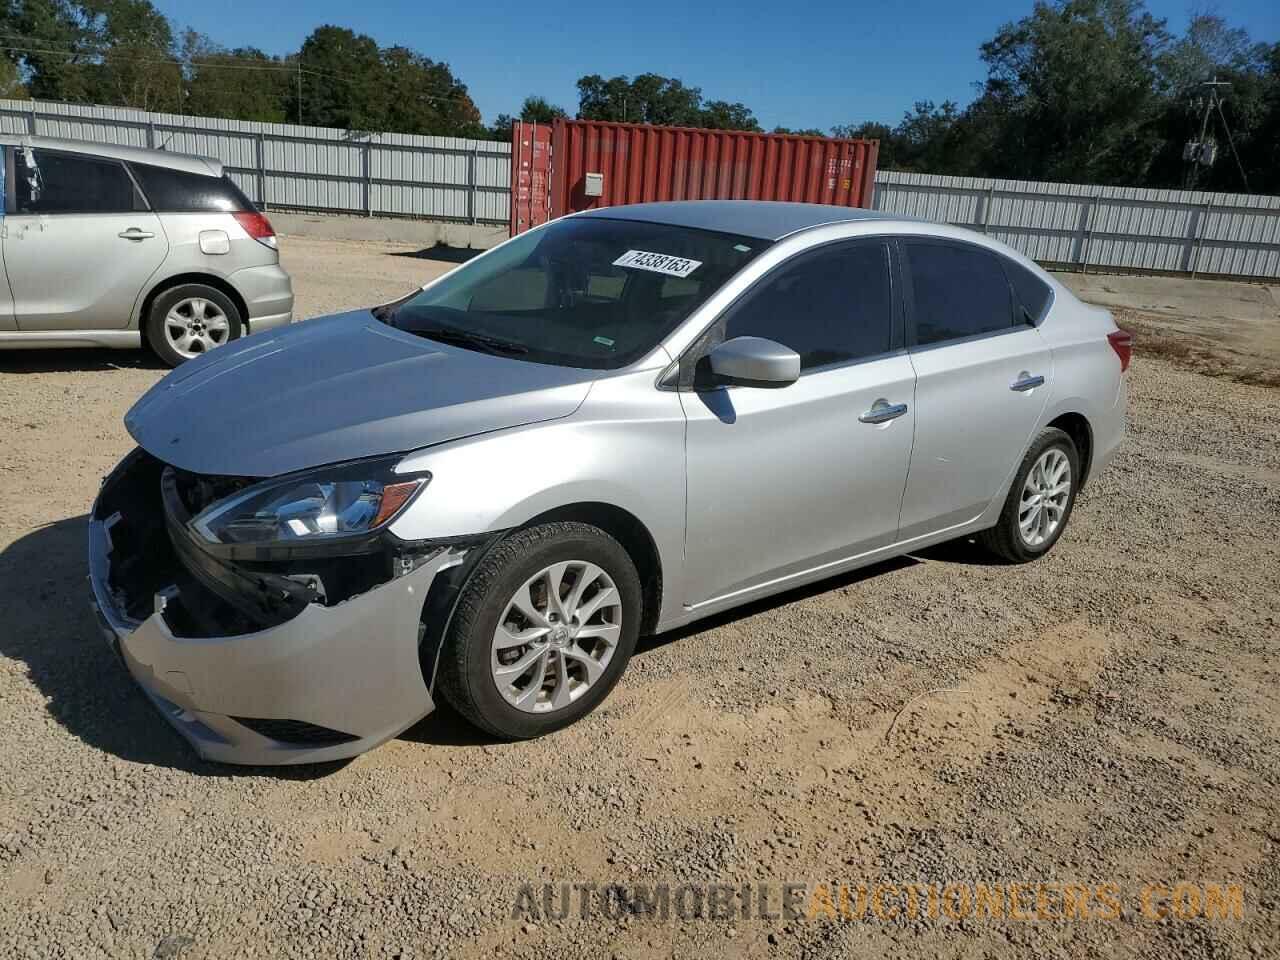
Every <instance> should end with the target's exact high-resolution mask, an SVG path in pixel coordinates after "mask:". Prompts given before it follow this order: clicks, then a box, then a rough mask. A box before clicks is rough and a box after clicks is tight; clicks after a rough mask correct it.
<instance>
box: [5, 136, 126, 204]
mask: <svg viewBox="0 0 1280 960" xmlns="http://www.w3.org/2000/svg"><path fill="white" fill-rule="evenodd" d="M13 153H14V176H15V179H16V180H17V183H16V184H15V185H14V196H15V198H16V200H17V205H18V213H129V212H131V211H133V210H142V209H145V205H144V204H143V203H142V198H141V197H139V196H138V192H137V190H136V189H135V188H134V186H133V181H132V180H130V179H129V174H128V173H126V172H125V169H124V166H123V165H122V164H120V163H118V162H116V161H114V160H106V159H102V158H99V157H86V156H80V155H78V154H72V153H52V152H50V151H48V150H33V149H24V148H23V147H15V148H14V150H13Z"/></svg>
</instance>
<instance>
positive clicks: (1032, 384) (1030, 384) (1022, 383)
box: [1009, 370, 1044, 393]
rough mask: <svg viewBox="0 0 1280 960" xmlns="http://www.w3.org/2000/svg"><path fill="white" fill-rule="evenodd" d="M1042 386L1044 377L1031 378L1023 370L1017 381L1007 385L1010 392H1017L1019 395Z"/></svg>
mask: <svg viewBox="0 0 1280 960" xmlns="http://www.w3.org/2000/svg"><path fill="white" fill-rule="evenodd" d="M1043 386H1044V377H1033V376H1032V375H1031V374H1029V373H1027V371H1025V370H1023V371H1022V372H1021V373H1020V374H1018V379H1017V380H1015V381H1013V383H1011V384H1009V389H1010V390H1017V391H1018V392H1019V393H1025V392H1026V391H1027V390H1034V389H1035V388H1036V387H1043Z"/></svg>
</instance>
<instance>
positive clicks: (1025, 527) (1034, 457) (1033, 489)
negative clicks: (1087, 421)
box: [979, 427, 1080, 563]
mask: <svg viewBox="0 0 1280 960" xmlns="http://www.w3.org/2000/svg"><path fill="white" fill-rule="evenodd" d="M1079 477H1080V454H1079V453H1078V452H1077V451H1076V445H1075V443H1074V442H1073V441H1072V439H1071V437H1070V436H1068V435H1067V434H1066V433H1065V432H1063V431H1062V430H1059V429H1057V428H1056V427H1047V428H1045V429H1044V430H1042V431H1040V434H1039V436H1037V437H1036V439H1035V442H1033V443H1032V444H1031V447H1030V448H1029V449H1028V450H1027V453H1026V456H1024V457H1023V458H1022V463H1021V464H1020V465H1019V466H1018V472H1017V475H1016V476H1014V478H1013V485H1012V486H1011V487H1010V488H1009V496H1008V498H1007V499H1006V500H1005V503H1004V509H1003V510H1002V511H1001V513H1000V520H999V522H998V523H997V524H996V525H995V526H994V527H992V528H991V529H990V530H984V531H983V532H982V533H981V534H979V539H980V540H981V542H982V544H983V545H984V546H985V547H986V548H987V549H988V550H990V551H991V552H993V553H995V554H996V555H997V556H1000V557H1002V558H1004V559H1005V560H1008V561H1009V562H1010V563H1027V562H1028V561H1031V560H1035V559H1036V558H1038V557H1042V556H1044V555H1045V554H1046V553H1048V552H1049V551H1050V550H1051V549H1053V545H1054V544H1055V543H1057V542H1058V538H1059V537H1061V536H1062V531H1063V530H1064V529H1065V528H1066V526H1067V520H1068V519H1070V517H1071V508H1072V507H1073V506H1075V502H1076V490H1077V489H1078V488H1079V485H1080V481H1079Z"/></svg>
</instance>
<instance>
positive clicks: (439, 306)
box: [383, 217, 769, 369]
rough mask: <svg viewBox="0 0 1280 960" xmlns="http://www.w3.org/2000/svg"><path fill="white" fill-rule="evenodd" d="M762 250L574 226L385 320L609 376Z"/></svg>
mask: <svg viewBox="0 0 1280 960" xmlns="http://www.w3.org/2000/svg"><path fill="white" fill-rule="evenodd" d="M768 246H769V241H767V240H759V239H756V238H753V237H741V236H737V235H733V234H726V233H716V232H713V231H709V230H694V229H691V228H688V227H677V226H671V225H668V224H659V223H642V222H637V221H630V220H608V219H604V218H596V217H584V218H577V217H574V218H569V219H565V220H561V221H558V222H556V223H552V224H550V225H548V226H546V227H544V228H542V229H540V230H534V231H530V232H529V233H526V234H522V235H521V236H519V237H516V238H515V239H514V240H511V241H510V242H508V243H506V244H503V246H501V247H500V248H498V249H497V250H495V251H493V252H492V253H490V254H488V255H486V256H484V257H483V258H481V259H479V260H476V261H475V262H473V263H470V264H467V265H466V266H463V267H459V268H458V269H457V270H455V271H454V272H453V273H451V274H449V275H447V276H446V277H445V278H444V279H442V280H441V281H440V282H439V283H437V284H435V285H434V286H432V287H431V288H430V289H428V290H424V291H422V293H420V294H418V295H417V296H415V297H413V298H412V299H410V300H407V301H405V302H404V303H403V304H401V305H399V306H398V307H396V308H395V309H394V311H392V312H391V313H390V314H389V315H388V316H385V317H384V318H383V319H384V320H385V321H386V322H387V323H389V324H390V325H391V326H393V327H396V328H398V329H401V330H406V331H409V332H411V333H416V334H419V335H420V336H424V337H429V338H431V339H437V340H441V341H443V342H446V343H453V344H457V345H460V346H464V347H469V348H472V349H476V350H481V351H490V352H494V353H500V354H506V355H510V356H515V357H518V358H520V359H522V360H532V361H535V362H539V363H555V364H562V365H565V366H573V367H587V368H595V369H616V368H618V367H623V366H626V365H627V364H629V363H633V362H634V361H636V360H638V359H640V357H642V356H644V355H645V354H646V353H648V352H649V351H651V350H653V349H654V348H655V347H656V346H657V345H658V344H659V343H660V342H661V341H662V340H663V339H664V338H665V337H666V336H667V335H668V334H670V333H671V332H672V331H673V330H675V328H676V327H677V326H679V325H680V323H682V322H683V321H684V320H685V319H686V318H687V317H688V316H689V315H690V314H691V313H692V312H693V311H694V310H695V309H696V308H697V307H698V306H700V305H701V304H702V303H703V302H705V301H706V300H707V298H708V297H710V296H711V295H712V294H713V293H715V292H716V290H718V289H720V287H722V286H723V285H724V284H725V282H726V281H727V280H728V279H729V278H730V277H732V276H733V275H734V274H735V273H737V272H738V271H739V270H741V269H742V268H743V267H744V266H745V265H746V264H748V263H749V262H751V260H752V259H754V258H755V257H756V256H757V255H759V253H760V252H761V251H762V250H764V249H765V248H767V247H768Z"/></svg>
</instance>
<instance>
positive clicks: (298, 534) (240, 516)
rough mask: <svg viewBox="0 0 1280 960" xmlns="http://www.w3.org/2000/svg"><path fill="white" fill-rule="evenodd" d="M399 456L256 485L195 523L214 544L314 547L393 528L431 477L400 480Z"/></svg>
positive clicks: (201, 515)
mask: <svg viewBox="0 0 1280 960" xmlns="http://www.w3.org/2000/svg"><path fill="white" fill-rule="evenodd" d="M399 459H400V458H399V457H396V458H392V459H390V460H377V461H363V462H359V463H351V464H342V465H339V466H334V467H322V468H321V469H319V470H314V471H310V472H308V473H303V474H294V475H292V476H289V477H281V478H279V479H276V480H266V481H264V482H262V483H257V484H254V485H253V486H251V487H248V488H246V489H244V490H241V491H240V492H239V493H236V494H233V495H232V496H230V497H227V498H226V499H224V500H219V501H218V502H217V503H214V504H212V505H211V506H209V507H207V508H206V509H205V510H203V511H201V512H200V513H199V514H198V515H196V516H195V517H194V518H193V519H192V520H191V526H192V528H193V529H194V530H195V531H196V532H197V533H199V534H200V536H202V537H203V538H204V539H205V540H207V541H209V542H210V543H220V544H268V543H296V542H299V541H301V542H305V543H313V542H317V541H324V540H328V539H336V538H340V537H351V536H359V535H360V534H367V533H370V532H372V531H374V530H377V529H378V528H379V527H382V526H384V525H386V524H387V523H390V522H391V521H392V520H393V519H394V518H395V517H396V515H397V514H398V513H400V511H401V510H403V509H404V508H405V506H406V505H407V504H408V503H409V501H410V500H412V499H413V498H414V496H415V495H416V494H417V493H418V491H419V490H421V489H422V488H423V487H425V486H426V485H427V482H428V481H429V480H430V479H431V478H430V475H426V474H424V475H422V476H417V477H407V478H406V477H402V476H396V475H395V474H394V473H393V472H392V471H393V469H394V467H395V465H396V463H397V462H398V461H399Z"/></svg>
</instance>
